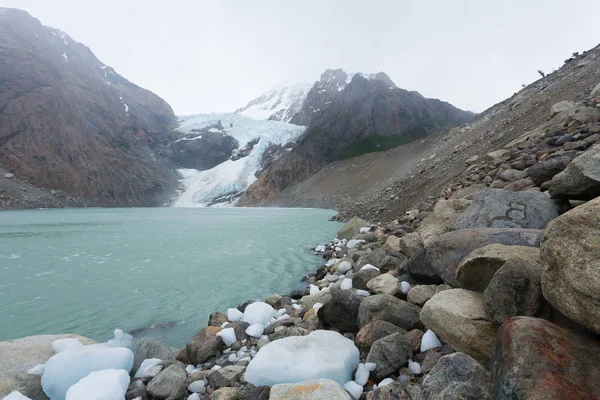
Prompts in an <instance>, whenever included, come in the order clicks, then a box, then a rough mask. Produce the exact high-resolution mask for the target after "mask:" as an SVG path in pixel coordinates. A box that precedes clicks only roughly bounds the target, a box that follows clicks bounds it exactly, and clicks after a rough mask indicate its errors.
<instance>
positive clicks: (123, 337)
mask: <svg viewBox="0 0 600 400" xmlns="http://www.w3.org/2000/svg"><path fill="white" fill-rule="evenodd" d="M106 344H108V345H109V346H112V347H127V348H128V349H130V348H131V347H132V346H133V336H131V335H129V334H127V333H125V332H123V331H122V330H121V329H115V338H114V339H111V340H109V341H108V342H106Z"/></svg>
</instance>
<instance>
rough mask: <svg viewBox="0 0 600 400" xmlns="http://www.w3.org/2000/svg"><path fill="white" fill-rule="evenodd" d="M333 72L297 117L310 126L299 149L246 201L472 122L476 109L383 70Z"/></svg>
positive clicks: (325, 76) (280, 162)
mask: <svg viewBox="0 0 600 400" xmlns="http://www.w3.org/2000/svg"><path fill="white" fill-rule="evenodd" d="M348 79H349V76H348V75H347V74H346V73H345V72H344V71H342V70H327V71H326V72H325V73H324V74H323V75H322V76H321V79H320V80H319V81H318V82H317V83H315V85H314V86H313V88H312V89H311V91H310V92H309V94H308V96H307V98H306V101H305V102H304V105H303V107H302V109H301V111H300V112H299V113H298V114H296V116H294V118H292V120H291V122H292V123H296V124H307V125H308V129H307V131H306V133H305V134H304V135H303V136H302V137H301V138H300V139H299V140H298V143H297V145H296V147H295V148H294V150H292V151H291V152H290V153H289V154H287V155H285V156H284V157H282V158H281V159H280V160H278V161H277V162H276V163H274V164H273V165H272V166H270V167H269V168H268V169H267V170H266V171H265V172H263V174H262V175H261V176H260V177H259V179H258V181H257V182H256V183H255V184H254V185H252V186H251V187H250V188H249V189H248V191H247V192H246V193H245V195H244V196H243V197H242V198H241V199H240V205H262V204H265V203H267V202H269V201H272V200H273V199H275V198H276V197H277V195H278V194H279V192H281V191H282V190H284V189H286V188H287V187H290V186H292V185H294V184H297V183H299V182H301V181H303V180H304V179H306V178H308V177H310V176H311V175H312V174H314V173H316V172H318V171H319V170H320V169H321V168H322V167H323V166H325V165H326V164H327V163H329V162H331V161H334V160H337V159H343V158H349V157H354V156H357V155H361V154H364V153H366V152H370V151H382V150H385V149H387V148H390V147H395V146H398V145H400V144H403V143H408V142H411V141H414V140H415V139H418V138H421V137H424V136H426V135H428V134H430V133H432V132H435V131H438V130H440V129H444V128H449V127H452V126H455V125H458V124H461V123H464V122H466V121H469V120H470V119H471V117H472V113H470V112H465V111H462V110H459V109H457V108H455V107H453V106H452V105H450V104H448V103H444V102H442V101H439V100H435V99H426V98H424V97H423V96H421V95H420V94H419V93H417V92H409V91H406V90H404V89H399V88H397V87H396V86H395V85H394V83H393V82H392V81H391V80H390V79H389V77H388V76H387V75H385V74H383V73H378V74H376V75H373V76H367V77H365V76H363V75H361V74H355V75H353V76H352V77H351V80H350V82H349V83H347V80H348Z"/></svg>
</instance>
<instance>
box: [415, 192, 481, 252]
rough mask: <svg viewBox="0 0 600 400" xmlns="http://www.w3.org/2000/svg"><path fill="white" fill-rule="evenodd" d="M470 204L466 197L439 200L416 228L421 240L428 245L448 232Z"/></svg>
mask: <svg viewBox="0 0 600 400" xmlns="http://www.w3.org/2000/svg"><path fill="white" fill-rule="evenodd" d="M469 204H471V201H470V200H467V199H452V198H451V199H448V200H440V201H438V202H437V203H436V205H435V207H434V208H433V212H432V213H431V214H429V215H428V216H427V218H425V219H424V220H423V222H422V223H421V225H420V226H419V228H418V229H417V233H418V234H419V235H420V236H421V240H422V241H423V244H424V245H425V246H428V245H429V244H430V243H431V242H432V241H433V240H434V239H436V238H437V237H439V236H440V235H443V234H444V233H446V232H448V231H449V230H450V228H452V225H453V224H454V221H455V220H456V219H457V218H458V217H459V216H460V215H461V214H462V213H463V212H464V211H465V210H466V209H467V207H468V206H469Z"/></svg>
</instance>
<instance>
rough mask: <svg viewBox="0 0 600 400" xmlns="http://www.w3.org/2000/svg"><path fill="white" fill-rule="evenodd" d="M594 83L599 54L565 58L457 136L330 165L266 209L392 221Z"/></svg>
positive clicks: (599, 50) (598, 78)
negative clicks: (320, 211) (474, 160)
mask: <svg viewBox="0 0 600 400" xmlns="http://www.w3.org/2000/svg"><path fill="white" fill-rule="evenodd" d="M598 82H600V47H596V48H594V49H591V50H590V51H587V52H585V53H584V54H582V55H579V56H577V57H574V58H571V59H569V60H568V62H566V63H565V64H564V65H563V67H561V68H560V69H558V70H557V71H556V72H553V73H552V74H549V75H547V76H546V77H545V78H543V79H540V80H538V81H536V82H534V83H532V84H531V85H529V86H527V87H525V88H524V89H522V90H521V91H519V92H518V93H515V95H514V96H512V97H510V98H508V99H506V100H505V101H503V102H501V103H498V104H496V105H494V106H492V107H490V108H489V109H488V110H486V111H484V112H483V113H481V114H479V115H478V116H477V117H476V118H475V119H474V120H473V121H472V122H470V123H468V124H464V125H462V126H461V127H460V128H458V129H453V130H450V131H449V130H446V131H442V132H439V133H435V134H432V135H430V136H428V137H426V138H424V139H421V140H417V141H415V142H412V143H410V144H408V145H404V146H399V147H397V148H394V149H391V150H388V151H385V152H378V153H370V154H365V155H362V156H359V157H355V158H352V159H349V160H341V161H335V162H333V163H331V164H329V165H327V166H325V167H324V168H323V169H322V170H320V171H319V172H318V173H316V174H315V175H313V176H311V177H310V178H308V179H306V180H305V181H303V182H301V183H300V184H297V185H295V186H291V187H289V188H287V189H286V190H284V191H283V192H282V193H281V194H280V196H279V197H278V198H275V199H274V200H273V201H271V202H270V203H269V204H271V205H279V206H301V207H325V208H335V209H338V210H341V211H343V212H344V214H345V215H347V216H351V215H360V216H362V217H365V218H368V219H370V220H379V221H385V220H389V219H393V218H396V217H397V216H399V215H402V214H403V213H404V211H405V210H407V209H408V208H410V207H412V206H413V205H415V204H418V203H420V202H426V201H428V198H437V197H438V196H439V194H440V193H441V192H443V191H444V190H445V188H446V187H447V186H448V185H449V184H450V183H451V182H452V181H453V180H454V179H456V178H457V177H459V176H460V175H461V174H462V173H463V172H464V170H465V161H466V160H467V159H469V158H471V157H474V156H481V155H482V154H486V153H488V152H490V151H492V150H496V149H498V148H499V147H501V146H503V145H505V144H507V143H509V142H511V141H512V140H514V139H516V138H518V137H519V136H521V135H523V134H525V133H528V132H531V131H533V130H534V129H536V128H538V127H539V126H540V125H542V124H544V123H545V122H546V121H547V120H548V119H549V115H550V114H549V110H550V109H551V108H552V106H553V105H554V104H556V103H558V102H560V101H563V100H567V101H587V99H588V96H589V93H590V92H591V90H592V88H593V87H594V86H595V85H596V84H597V83H598ZM465 179H466V180H469V181H471V179H476V181H479V180H480V178H476V177H474V176H473V177H471V176H469V177H468V178H465ZM408 188H410V190H408Z"/></svg>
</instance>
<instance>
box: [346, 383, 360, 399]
mask: <svg viewBox="0 0 600 400" xmlns="http://www.w3.org/2000/svg"><path fill="white" fill-rule="evenodd" d="M344 389H346V391H348V393H350V394H351V395H352V397H354V398H355V399H360V396H362V394H363V387H362V386H361V385H359V384H358V383H356V382H354V381H350V382H346V383H345V384H344Z"/></svg>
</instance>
